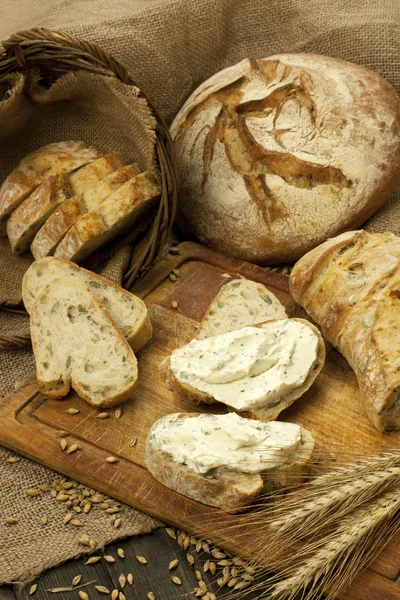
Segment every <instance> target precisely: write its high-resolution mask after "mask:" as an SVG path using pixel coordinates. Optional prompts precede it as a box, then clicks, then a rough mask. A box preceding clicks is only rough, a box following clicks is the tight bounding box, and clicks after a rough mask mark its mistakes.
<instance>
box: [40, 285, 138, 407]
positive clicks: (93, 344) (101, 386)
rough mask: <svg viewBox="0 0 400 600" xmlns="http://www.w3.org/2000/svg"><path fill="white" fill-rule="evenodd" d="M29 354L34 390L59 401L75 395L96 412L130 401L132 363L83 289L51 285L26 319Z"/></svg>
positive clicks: (125, 347) (106, 316) (133, 384)
mask: <svg viewBox="0 0 400 600" xmlns="http://www.w3.org/2000/svg"><path fill="white" fill-rule="evenodd" d="M31 337H32V348H33V353H34V356H35V361H36V373H37V381H38V385H39V389H40V390H41V391H42V392H43V393H44V394H46V395H48V396H53V397H56V398H60V397H63V396H65V395H66V394H67V393H68V392H69V389H70V386H72V387H73V388H74V390H75V391H76V392H77V393H78V394H79V396H81V397H82V398H84V399H85V400H87V401H88V402H89V403H90V404H92V405H93V406H96V407H106V406H113V405H115V404H118V403H120V402H122V401H124V400H126V399H127V398H128V397H129V396H131V394H132V392H133V390H134V388H135V387H136V384H137V376H138V373H137V361H136V358H135V355H134V354H133V351H132V348H131V347H130V346H129V344H128V343H127V341H126V340H125V338H124V337H123V335H122V334H121V332H120V331H119V329H118V328H117V326H116V325H115V323H114V321H113V320H112V319H111V317H110V315H109V313H108V312H107V310H105V308H104V307H103V305H102V304H101V302H100V301H99V300H98V298H97V297H96V296H95V295H94V294H92V292H91V291H89V289H88V286H87V285H86V284H85V283H84V282H81V281H78V280H77V281H76V282H75V284H74V285H73V286H71V285H70V280H69V279H55V280H53V281H52V282H51V283H50V284H49V285H48V286H47V288H46V289H45V290H44V291H43V292H42V293H41V294H40V295H39V296H38V298H37V301H36V303H35V304H34V306H33V310H32V313H31Z"/></svg>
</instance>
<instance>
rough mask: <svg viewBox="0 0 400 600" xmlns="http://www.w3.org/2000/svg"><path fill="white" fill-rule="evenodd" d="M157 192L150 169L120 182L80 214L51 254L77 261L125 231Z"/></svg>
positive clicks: (152, 201) (154, 175) (153, 202)
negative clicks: (85, 212)
mask: <svg viewBox="0 0 400 600" xmlns="http://www.w3.org/2000/svg"><path fill="white" fill-rule="evenodd" d="M160 192H161V188H160V185H159V182H158V178H157V176H156V174H155V173H154V172H153V171H145V172H144V173H140V174H139V175H137V176H136V177H133V178H132V179H130V180H129V181H127V182H126V183H125V184H124V185H122V186H121V187H120V188H119V189H118V190H117V191H116V192H115V193H114V194H113V195H112V196H110V197H109V198H108V199H107V200H105V201H104V202H103V203H102V204H100V206H99V207H98V208H97V209H96V210H92V211H91V212H88V213H87V214H84V215H82V216H81V217H80V218H79V219H78V220H77V221H76V223H75V225H73V226H72V227H71V229H69V231H68V232H67V234H66V235H65V237H64V238H63V240H62V241H61V242H60V244H59V245H58V246H57V248H56V250H55V252H54V256H57V257H59V258H65V259H67V260H72V261H75V262H79V261H80V260H83V259H84V258H85V257H86V256H88V255H89V254H91V253H92V252H93V251H94V250H96V249H97V248H99V247H100V246H102V245H103V244H105V243H107V242H108V241H109V240H110V239H112V238H114V237H116V236H117V235H119V234H121V233H125V232H126V231H127V230H128V229H130V228H131V227H133V226H134V225H135V224H136V223H137V221H138V220H139V219H140V218H141V217H142V216H143V215H144V214H145V213H146V212H148V211H149V210H150V208H152V206H154V204H155V202H156V200H157V199H158V197H159V195H160Z"/></svg>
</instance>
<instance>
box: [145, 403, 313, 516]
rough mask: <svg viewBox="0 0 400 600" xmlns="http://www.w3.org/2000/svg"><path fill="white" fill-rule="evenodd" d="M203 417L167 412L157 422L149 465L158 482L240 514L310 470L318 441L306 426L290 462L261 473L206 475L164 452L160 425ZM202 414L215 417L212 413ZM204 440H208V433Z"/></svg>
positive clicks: (149, 443)
mask: <svg viewBox="0 0 400 600" xmlns="http://www.w3.org/2000/svg"><path fill="white" fill-rule="evenodd" d="M199 416H200V415H199V414H196V413H176V414H172V415H166V416H165V417H162V418H161V419H159V420H158V421H157V422H156V423H154V425H153V426H152V428H151V429H150V432H149V434H148V436H147V439H146V452H145V464H146V467H147V468H148V470H149V471H150V473H151V474H152V475H153V477H154V478H155V479H157V481H159V482H160V483H162V484H163V485H165V486H166V487H168V488H169V489H172V490H174V491H176V492H178V493H179V494H183V495H185V496H187V497H188V498H192V499H193V500H197V501H198V502H201V503H202V504H207V505H209V506H217V507H219V508H221V509H222V510H224V511H225V512H228V513H236V512H239V511H242V510H244V509H245V508H246V507H247V506H249V505H250V504H252V503H253V501H254V499H255V498H256V497H257V496H258V495H259V494H260V493H263V492H271V491H274V490H277V489H281V488H283V487H293V486H295V485H298V484H299V483H301V481H302V480H303V479H304V477H305V476H306V474H307V473H308V471H309V465H310V458H311V456H312V452H313V449H314V440H313V437H312V435H311V433H310V432H309V431H307V430H306V429H304V428H303V427H300V436H301V437H300V443H299V445H298V446H297V448H296V451H295V452H293V454H292V455H291V456H289V458H288V460H287V462H285V463H283V464H282V465H280V466H274V467H272V468H268V467H266V469H265V470H263V471H261V473H243V472H238V471H228V470H227V471H225V472H222V473H221V472H218V471H214V472H212V471H211V472H210V474H207V476H205V475H204V474H201V473H197V472H196V471H194V470H193V469H192V468H190V467H188V466H187V465H186V464H185V463H181V462H176V461H175V460H174V458H173V456H172V455H171V454H169V453H166V452H163V451H162V450H161V449H160V448H159V447H158V446H157V443H156V441H155V440H156V438H157V430H158V428H159V427H160V425H161V426H162V425H163V424H164V423H166V422H168V420H171V419H172V420H176V421H179V420H181V419H192V418H196V417H199ZM201 416H202V418H204V417H206V418H208V417H210V418H212V415H201ZM243 421H245V419H243ZM204 442H205V443H207V437H205V436H204ZM193 458H195V457H193Z"/></svg>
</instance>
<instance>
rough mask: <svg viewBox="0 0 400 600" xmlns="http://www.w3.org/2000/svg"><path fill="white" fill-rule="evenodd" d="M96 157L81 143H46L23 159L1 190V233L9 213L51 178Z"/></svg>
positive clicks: (97, 154) (96, 152)
mask: <svg viewBox="0 0 400 600" xmlns="http://www.w3.org/2000/svg"><path fill="white" fill-rule="evenodd" d="M99 156H100V153H99V152H98V151H97V150H96V149H95V148H91V147H89V146H87V145H86V144H84V143H83V142H73V141H67V142H57V143H55V144H49V145H48V146H44V147H43V148H39V150H36V151H35V152H32V153H31V154H29V155H28V156H26V157H25V158H24V159H22V160H21V162H20V163H19V165H18V167H16V168H15V169H14V170H13V171H12V172H11V173H10V175H9V176H8V177H7V179H6V180H5V181H4V183H3V184H2V186H1V188H0V223H1V224H2V226H1V229H2V231H4V230H5V221H6V220H7V219H8V216H9V215H10V213H11V212H12V211H13V210H15V209H16V208H17V206H19V204H20V203H21V202H22V201H23V200H25V198H27V197H28V196H29V195H30V194H32V192H33V191H34V190H35V189H36V188H37V187H38V186H39V185H40V184H41V183H43V181H45V180H46V179H47V178H48V177H49V176H50V175H57V174H58V173H60V174H62V173H64V174H67V173H72V172H73V171H76V170H77V169H79V168H80V167H82V166H83V165H86V164H88V163H90V162H92V161H94V160H96V159H97V158H98V157H99Z"/></svg>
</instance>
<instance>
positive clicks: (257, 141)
mask: <svg viewBox="0 0 400 600" xmlns="http://www.w3.org/2000/svg"><path fill="white" fill-rule="evenodd" d="M171 133H172V137H173V138H174V140H175V143H176V148H177V153H178V165H179V172H180V187H181V189H180V199H179V203H178V215H177V222H178V225H179V227H180V228H181V229H182V230H183V232H184V233H185V234H186V235H188V236H190V237H194V238H196V239H198V240H200V241H201V242H203V243H205V244H207V245H209V246H212V247H214V248H216V249H218V250H221V251H222V252H225V253H228V254H233V255H235V256H238V257H239V258H242V259H245V260H249V261H252V262H258V263H261V264H277V263H281V262H283V261H293V260H297V259H298V258H300V257H301V256H302V255H303V254H305V253H306V252H308V251H309V250H311V249H312V248H314V247H315V246H317V245H318V244H320V243H321V242H323V241H325V240H326V239H327V238H328V237H331V236H334V235H337V234H338V233H341V232H342V231H344V230H346V229H350V228H356V227H358V226H359V225H360V224H361V223H363V222H364V221H365V220H366V219H368V218H369V217H370V216H371V215H372V214H373V213H374V212H375V211H376V210H377V209H378V208H379V207H380V206H382V204H383V203H384V202H385V201H386V200H387V199H388V198H389V196H390V195H391V194H392V192H393V191H394V190H395V188H396V187H397V185H399V183H400V98H399V96H398V95H397V94H396V92H395V90H394V89H393V88H392V86H391V85H390V84H389V83H388V82H386V81H385V80H384V79H382V78H381V77H380V76H379V75H378V74H377V73H374V72H373V71H371V70H369V69H367V68H365V67H361V66H358V65H355V64H352V63H349V62H346V61H343V60H339V59H334V58H328V57H325V56H319V55H313V54H282V55H277V56H272V57H270V58H265V59H261V60H254V59H245V60H243V61H242V62H240V63H238V64H237V65H234V66H233V67H230V68H228V69H225V70H223V71H221V72H219V73H217V74H215V75H214V76H213V77H211V78H210V79H208V80H207V81H205V82H204V83H203V84H202V85H201V86H200V87H199V88H198V89H197V90H196V91H195V92H194V93H193V94H192V95H191V96H190V98H189V99H188V100H187V102H186V103H185V105H184V106H183V107H182V109H181V110H180V112H179V113H178V115H177V116H176V118H175V120H174V122H173V123H172V126H171Z"/></svg>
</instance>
